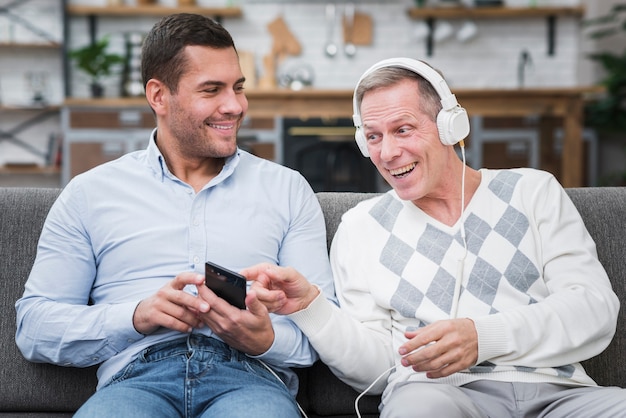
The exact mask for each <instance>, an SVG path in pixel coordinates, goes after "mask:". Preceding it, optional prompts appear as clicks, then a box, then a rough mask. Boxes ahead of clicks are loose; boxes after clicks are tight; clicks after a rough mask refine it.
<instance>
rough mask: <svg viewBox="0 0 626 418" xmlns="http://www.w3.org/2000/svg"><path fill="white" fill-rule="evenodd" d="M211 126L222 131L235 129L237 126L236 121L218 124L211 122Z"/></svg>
mask: <svg viewBox="0 0 626 418" xmlns="http://www.w3.org/2000/svg"><path fill="white" fill-rule="evenodd" d="M208 125H209V127H211V128H214V129H218V130H221V131H229V130H231V129H233V128H234V127H235V124H234V123H228V124H225V123H223V124H216V123H209V124H208Z"/></svg>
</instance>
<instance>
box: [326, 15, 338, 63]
mask: <svg viewBox="0 0 626 418" xmlns="http://www.w3.org/2000/svg"><path fill="white" fill-rule="evenodd" d="M335 14H336V13H335V4H334V3H328V4H327V5H326V30H327V35H326V36H327V37H326V46H325V48H324V52H325V53H326V55H327V56H328V57H331V58H332V57H334V56H335V55H337V45H335V42H334V41H333V35H334V28H335Z"/></svg>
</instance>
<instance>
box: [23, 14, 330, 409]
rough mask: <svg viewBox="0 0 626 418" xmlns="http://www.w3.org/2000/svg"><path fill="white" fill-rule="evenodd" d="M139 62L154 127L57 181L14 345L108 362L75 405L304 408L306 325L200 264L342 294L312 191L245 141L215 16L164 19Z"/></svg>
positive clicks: (240, 105) (47, 357)
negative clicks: (279, 273)
mask: <svg viewBox="0 0 626 418" xmlns="http://www.w3.org/2000/svg"><path fill="white" fill-rule="evenodd" d="M142 72H143V79H144V85H145V91H146V98H147V100H148V103H149V105H150V107H151V108H152V110H153V111H154V114H155V116H156V124H157V128H156V129H155V130H154V131H153V133H152V136H151V138H150V143H149V145H148V147H147V149H146V150H144V151H139V152H134V153H131V154H128V155H126V156H124V157H122V158H120V159H118V160H117V161H113V162H111V163H108V164H104V165H102V166H99V167H96V168H95V169H93V170H91V171H89V172H87V173H84V174H82V175H79V176H77V177H76V178H74V179H73V180H72V181H71V182H70V183H69V184H68V185H67V186H66V187H65V189H64V190H63V192H62V193H61V195H60V197H59V199H58V201H57V202H56V203H55V204H54V206H53V207H52V209H51V211H50V214H49V216H48V219H47V220H46V223H45V225H44V229H43V232H42V235H41V239H40V243H39V247H38V253H37V258H36V260H35V263H34V266H33V269H32V272H31V274H30V277H29V279H28V282H27V284H26V289H25V292H24V295H23V297H22V298H21V299H20V300H19V301H17V304H16V309H17V326H18V330H17V336H16V340H17V344H18V345H19V347H20V349H21V351H22V353H23V354H24V356H25V357H26V358H27V359H29V360H32V361H36V362H50V363H54V364H59V365H64V366H76V367H84V366H89V365H94V364H101V365H100V367H99V370H98V378H99V383H98V390H97V392H96V394H95V395H94V396H93V397H92V398H91V399H89V400H88V401H87V402H86V404H85V405H83V407H82V408H81V409H80V410H79V411H78V413H77V416H79V417H94V416H98V417H105V416H110V417H120V416H129V417H130V416H132V417H150V418H153V417H168V418H169V417H174V416H194V417H200V416H207V417H208V416H228V417H246V418H248V417H254V416H258V417H261V416H262V417H267V416H271V417H297V416H299V415H300V414H299V411H298V408H297V405H296V402H295V400H294V394H295V391H296V389H297V380H296V377H295V374H294V373H293V372H292V371H291V370H290V369H289V368H290V367H292V366H296V367H297V366H306V365H310V364H312V363H313V362H314V361H315V360H316V359H317V355H316V353H315V352H314V351H313V349H312V348H311V346H310V344H309V342H308V340H307V338H306V337H305V336H304V335H303V334H302V332H301V331H300V330H299V329H298V328H297V327H296V326H295V325H294V324H293V323H292V322H291V321H290V320H289V319H287V318H285V317H280V316H273V315H272V316H270V314H269V313H268V311H267V309H266V308H265V306H264V305H263V304H262V303H261V302H260V301H259V300H258V299H257V297H256V295H255V294H254V292H250V293H249V294H248V295H247V297H246V305H247V309H244V310H241V309H238V308H236V307H234V306H231V305H230V304H228V303H227V302H226V301H225V300H223V299H221V298H219V297H217V296H216V295H215V293H213V292H212V291H211V290H210V289H209V288H208V287H207V286H205V285H204V268H205V261H211V262H214V263H217V264H219V265H222V266H224V267H226V268H228V269H231V270H239V269H241V268H243V267H246V266H250V265H253V264H256V263H259V262H271V263H276V264H283V263H284V264H286V265H290V266H297V268H298V269H299V270H302V271H303V272H305V274H307V276H308V277H310V278H311V280H312V281H313V282H315V283H317V284H318V285H319V286H320V287H321V288H322V289H323V291H324V293H326V294H327V295H328V296H329V297H330V298H331V299H333V298H334V296H333V292H334V291H333V287H332V279H331V273H330V266H329V263H328V255H327V249H326V235H325V226H324V220H323V215H322V212H321V208H320V206H319V204H318V202H317V199H316V197H315V195H314V194H313V191H312V189H311V188H310V187H309V185H308V184H307V183H306V181H305V180H304V178H303V177H302V176H301V175H300V174H298V173H296V172H295V171H293V170H290V169H287V168H285V167H282V166H280V165H277V164H274V163H271V162H268V161H266V160H263V159H260V158H256V157H254V156H252V155H250V154H248V153H246V152H244V151H242V150H240V149H238V148H237V144H236V134H237V130H238V129H239V127H240V125H241V122H242V120H243V118H244V116H245V114H246V111H247V107H248V103H247V100H246V97H245V94H244V82H245V79H244V76H243V74H242V72H241V69H240V66H239V60H238V56H237V51H236V49H235V45H234V43H233V40H232V38H231V36H230V34H229V33H228V32H227V31H226V30H225V29H224V28H222V27H221V26H220V25H219V24H217V23H215V22H214V21H212V20H211V19H209V18H206V17H202V16H199V15H193V14H176V15H172V16H169V17H165V18H163V19H162V20H161V21H160V22H158V23H157V24H156V25H155V26H154V27H153V29H152V30H151V32H150V33H149V34H148V35H147V37H146V39H145V42H144V45H143V51H142ZM277 375H280V376H281V377H282V379H283V380H284V382H285V383H284V384H283V382H282V381H280V380H279V379H278V377H277Z"/></svg>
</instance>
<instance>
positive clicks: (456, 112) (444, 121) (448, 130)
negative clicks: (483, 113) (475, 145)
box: [437, 106, 470, 145]
mask: <svg viewBox="0 0 626 418" xmlns="http://www.w3.org/2000/svg"><path fill="white" fill-rule="evenodd" d="M437 130H438V131H439V139H440V140H441V143H442V144H444V145H455V144H457V143H458V142H459V141H461V140H463V139H465V138H466V137H467V135H469V131H470V123H469V117H468V116H467V112H466V111H465V109H463V108H462V107H460V106H456V107H454V108H452V109H450V110H441V111H440V112H439V114H438V115H437Z"/></svg>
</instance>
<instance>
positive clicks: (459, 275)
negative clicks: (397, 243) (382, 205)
mask: <svg viewBox="0 0 626 418" xmlns="http://www.w3.org/2000/svg"><path fill="white" fill-rule="evenodd" d="M459 145H460V146H461V156H462V157H463V173H462V174H461V218H460V220H459V221H460V222H461V239H462V240H463V248H464V251H463V257H461V258H460V259H459V260H458V263H457V271H456V281H455V283H454V297H453V300H452V309H451V310H450V317H451V318H456V317H457V314H458V310H459V298H460V296H461V284H462V282H463V270H464V267H465V258H466V257H467V239H466V237H465V168H466V166H465V163H466V161H465V142H464V141H463V140H461V141H459Z"/></svg>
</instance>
